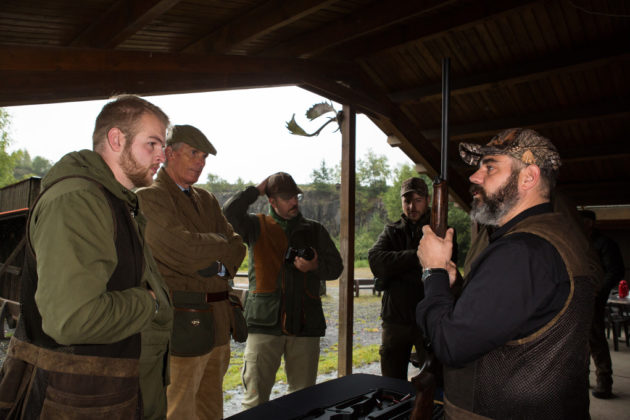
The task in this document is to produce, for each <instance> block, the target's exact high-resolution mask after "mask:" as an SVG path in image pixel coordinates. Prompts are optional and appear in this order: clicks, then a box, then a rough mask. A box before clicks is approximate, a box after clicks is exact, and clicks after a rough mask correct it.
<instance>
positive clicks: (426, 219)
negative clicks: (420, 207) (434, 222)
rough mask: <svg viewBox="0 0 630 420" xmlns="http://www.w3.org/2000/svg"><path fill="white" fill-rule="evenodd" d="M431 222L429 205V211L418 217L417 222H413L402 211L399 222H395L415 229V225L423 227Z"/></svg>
mask: <svg viewBox="0 0 630 420" xmlns="http://www.w3.org/2000/svg"><path fill="white" fill-rule="evenodd" d="M430 223H431V208H430V207H427V211H426V212H424V214H423V215H422V216H421V217H420V219H418V221H417V222H415V223H414V222H412V221H411V220H409V218H408V217H407V216H406V215H405V213H401V214H400V220H398V222H396V223H395V224H399V225H400V226H401V227H409V228H411V229H413V228H414V227H416V226H418V227H419V228H420V229H422V226H424V225H428V224H430Z"/></svg>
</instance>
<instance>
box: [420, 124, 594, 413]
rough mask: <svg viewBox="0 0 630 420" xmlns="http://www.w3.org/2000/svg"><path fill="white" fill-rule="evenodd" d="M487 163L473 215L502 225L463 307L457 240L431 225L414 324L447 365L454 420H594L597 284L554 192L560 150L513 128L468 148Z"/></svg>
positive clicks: (465, 150)
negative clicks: (454, 255)
mask: <svg viewBox="0 0 630 420" xmlns="http://www.w3.org/2000/svg"><path fill="white" fill-rule="evenodd" d="M460 155H461V156H462V158H463V159H464V161H465V162H467V163H469V164H472V165H478V169H477V171H476V172H475V173H474V174H473V175H471V176H470V181H471V182H472V184H473V186H472V188H471V192H472V195H473V204H472V211H471V218H472V219H473V220H475V221H477V222H479V223H481V224H485V225H491V226H494V227H495V228H496V230H494V232H493V233H492V234H491V235H490V243H489V245H488V246H487V247H486V248H485V249H484V250H483V251H481V253H480V254H479V255H478V257H477V258H476V259H475V260H474V261H473V262H472V264H471V268H470V272H469V274H468V275H467V276H466V279H465V286H464V289H463V291H462V293H461V295H460V296H459V297H458V298H457V300H456V299H455V297H454V296H453V295H452V294H451V292H450V289H449V288H450V285H452V284H453V282H454V280H455V274H456V273H455V270H456V267H455V266H454V264H452V263H450V262H448V261H449V258H450V256H451V249H452V236H453V232H452V230H451V229H449V230H448V231H447V233H446V236H445V238H444V239H442V238H439V237H437V236H436V235H435V234H434V233H433V231H432V230H431V228H430V227H428V226H425V227H424V228H423V233H424V236H423V238H422V240H421V241H420V245H419V247H418V258H419V259H420V264H421V265H422V266H423V267H424V269H423V275H422V279H423V282H424V291H425V298H424V299H423V301H422V302H420V304H419V305H418V307H417V311H416V321H417V322H418V324H419V326H420V327H421V328H422V329H423V331H424V333H425V335H426V336H427V337H428V338H429V339H430V341H431V344H432V348H433V351H434V352H435V354H436V356H437V357H438V359H440V360H441V361H442V363H443V364H444V382H445V385H444V388H445V401H446V404H445V409H446V412H447V416H450V418H454V419H460V418H466V419H469V418H475V419H481V418H512V417H513V416H514V413H518V416H519V418H536V419H588V418H589V414H588V413H589V396H588V358H587V355H588V336H589V329H588V328H585V326H587V325H589V323H590V320H591V318H592V311H593V305H594V295H595V290H596V284H597V280H596V279H597V272H596V271H595V270H596V268H595V267H594V266H593V265H592V264H589V263H588V261H589V258H588V257H587V255H588V248H589V245H588V242H587V241H586V238H585V237H584V235H583V234H582V233H581V232H580V231H579V229H576V228H575V225H574V224H572V223H570V222H569V221H568V220H567V218H566V217H565V216H563V215H561V214H559V213H554V212H553V208H552V206H551V203H550V201H549V200H550V192H551V190H552V189H553V188H554V186H555V180H556V176H557V173H558V169H559V167H560V157H559V155H558V152H557V151H556V148H555V147H554V146H553V144H551V142H550V141H549V140H548V139H546V138H545V137H543V136H541V135H540V134H539V133H537V132H535V131H533V130H528V129H520V128H515V129H509V130H505V131H503V132H501V133H499V134H498V135H497V136H495V137H494V138H493V139H492V140H491V141H490V142H489V143H488V144H486V145H485V146H480V145H476V144H469V143H464V144H461V145H460Z"/></svg>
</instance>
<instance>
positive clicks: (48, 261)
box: [0, 95, 173, 419]
mask: <svg viewBox="0 0 630 420" xmlns="http://www.w3.org/2000/svg"><path fill="white" fill-rule="evenodd" d="M168 124H169V121H168V117H167V116H166V115H165V114H164V113H163V112H162V111H161V110H160V109H159V108H158V107H156V106H155V105H153V104H151V103H149V102H147V101H145V100H143V99H141V98H138V97H136V96H131V95H126V96H122V97H119V98H118V99H117V100H115V101H112V102H109V103H108V104H107V105H105V107H104V108H103V110H102V111H101V113H100V114H99V116H98V118H97V120H96V126H95V129H94V135H93V142H94V151H89V150H82V151H80V152H73V153H69V154H67V155H66V156H64V157H63V158H62V159H61V160H60V161H59V162H58V163H57V164H55V165H54V166H53V167H52V168H51V170H50V172H49V173H48V174H47V175H46V176H45V177H44V179H43V180H42V184H41V185H42V189H43V191H42V193H41V194H40V196H39V198H38V200H37V202H36V204H35V206H34V208H33V209H32V213H31V215H30V219H29V224H28V231H27V239H28V245H27V247H28V249H27V262H26V266H25V269H24V272H23V276H22V289H21V299H20V301H21V311H22V315H21V317H20V320H19V323H18V327H17V329H16V332H15V335H14V337H13V338H12V339H11V343H10V345H9V350H8V356H7V359H6V360H5V362H4V365H3V366H2V371H0V418H5V417H8V418H81V419H93V418H103V415H104V413H107V414H106V415H107V416H108V417H111V418H112V419H113V418H126V419H139V418H142V416H144V418H147V419H161V418H164V416H165V409H166V398H165V397H166V393H165V390H166V384H167V381H168V371H167V363H166V361H167V358H166V354H167V349H168V342H169V336H170V330H171V326H172V316H173V314H172V308H171V305H170V299H169V296H168V291H167V289H166V286H165V284H164V282H163V281H162V278H161V277H160V275H159V273H158V270H157V267H156V266H155V262H154V260H153V257H152V256H151V253H150V250H149V248H148V247H147V246H144V243H143V242H144V239H143V236H144V226H145V219H144V217H143V215H142V213H141V211H140V210H141V209H140V208H139V206H138V200H137V197H136V195H135V194H134V193H133V192H132V191H131V189H133V188H136V187H139V186H144V185H149V184H150V183H151V182H152V177H153V175H154V174H155V172H156V170H157V168H158V166H159V164H160V162H162V161H163V159H164V152H163V147H164V139H165V134H166V128H167V126H168ZM140 395H142V398H139V396H140ZM143 410H144V413H143Z"/></svg>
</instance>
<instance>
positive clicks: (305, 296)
mask: <svg viewBox="0 0 630 420" xmlns="http://www.w3.org/2000/svg"><path fill="white" fill-rule="evenodd" d="M263 194H267V196H268V197H269V203H270V205H271V211H270V213H271V214H270V215H264V214H248V213H247V208H248V207H249V206H250V204H252V203H253V202H254V201H256V199H257V198H258V196H259V195H263ZM301 194H302V191H301V190H300V189H299V188H298V186H297V185H296V184H295V181H294V180H293V178H292V177H291V175H289V174H287V173H284V172H278V173H276V174H273V175H271V176H270V177H268V178H267V179H265V180H264V181H263V182H261V183H260V184H259V185H258V186H257V187H249V188H247V189H246V190H245V191H242V192H240V193H238V194H237V195H235V196H234V197H232V198H230V200H228V202H227V203H226V204H225V206H224V209H223V211H224V212H225V216H226V217H227V219H228V220H229V221H230V223H232V226H234V229H235V230H236V231H237V232H238V233H239V234H240V235H241V236H243V238H244V239H245V241H246V242H247V245H248V246H249V294H248V296H247V300H246V303H245V318H246V320H247V328H248V331H249V335H248V338H247V345H246V348H245V355H244V358H245V362H244V365H243V384H244V386H245V398H244V399H243V407H245V408H250V407H253V406H255V405H258V404H260V403H264V402H266V401H268V400H269V394H270V393H271V388H272V387H273V383H274V379H275V376H276V372H277V370H278V368H279V367H280V360H281V358H282V356H284V362H285V372H286V374H287V380H288V382H289V392H293V391H297V390H299V389H302V388H305V387H307V386H311V385H314V384H315V380H316V379H317V365H318V362H319V339H320V337H321V336H323V335H324V333H325V330H326V320H325V319H324V313H323V310H322V302H321V300H320V297H319V288H320V282H321V281H322V280H334V279H336V278H338V277H339V275H340V274H341V271H342V270H343V263H342V260H341V255H339V251H337V248H336V247H335V245H334V243H333V241H332V239H331V238H330V235H329V234H328V232H327V231H326V229H325V228H324V227H323V226H322V225H321V224H319V223H318V222H316V221H314V220H309V219H306V218H304V217H302V215H301V214H300V211H299V207H298V198H299V197H298V196H301Z"/></svg>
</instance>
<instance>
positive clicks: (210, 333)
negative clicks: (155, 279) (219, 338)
mask: <svg viewBox="0 0 630 420" xmlns="http://www.w3.org/2000/svg"><path fill="white" fill-rule="evenodd" d="M172 294H173V306H174V307H175V315H174V319H173V334H172V336H171V354H172V355H174V356H180V357H192V356H201V355H203V354H207V353H209V352H210V351H211V350H212V348H213V347H214V317H213V315H212V307H211V306H210V304H209V303H207V302H206V293H200V292H182V291H173V292H172Z"/></svg>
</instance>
